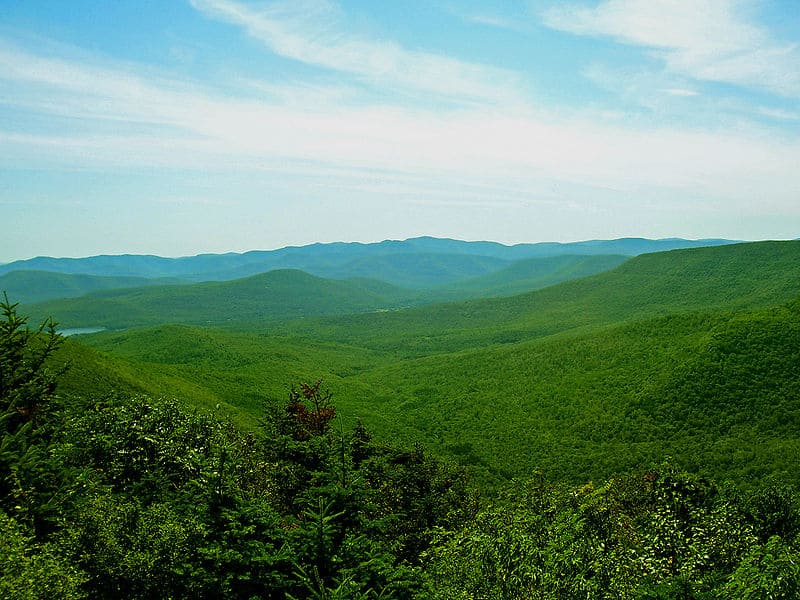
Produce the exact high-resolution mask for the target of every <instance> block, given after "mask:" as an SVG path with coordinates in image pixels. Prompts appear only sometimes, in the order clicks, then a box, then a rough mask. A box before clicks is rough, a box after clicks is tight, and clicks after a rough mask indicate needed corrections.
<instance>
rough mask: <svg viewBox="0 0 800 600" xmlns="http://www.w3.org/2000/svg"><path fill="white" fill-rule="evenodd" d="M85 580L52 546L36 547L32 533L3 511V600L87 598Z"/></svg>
mask: <svg viewBox="0 0 800 600" xmlns="http://www.w3.org/2000/svg"><path fill="white" fill-rule="evenodd" d="M85 579H86V577H85V575H84V574H83V573H82V572H81V571H80V570H78V569H77V568H76V567H75V566H74V565H72V564H70V563H69V562H67V561H66V560H65V559H64V557H63V556H60V554H59V552H58V549H57V548H56V547H54V545H53V544H49V543H45V544H37V543H36V542H35V541H34V538H33V535H32V533H29V532H26V530H25V528H24V527H23V526H22V525H21V524H20V523H18V522H17V521H16V520H15V519H14V518H13V517H10V516H9V515H7V514H6V513H5V512H3V511H2V510H0V598H16V599H18V600H37V599H39V598H52V599H53V600H75V599H78V598H85V597H86V593H85V591H84V590H83V589H82V588H81V585H82V584H83V583H84V581H85Z"/></svg>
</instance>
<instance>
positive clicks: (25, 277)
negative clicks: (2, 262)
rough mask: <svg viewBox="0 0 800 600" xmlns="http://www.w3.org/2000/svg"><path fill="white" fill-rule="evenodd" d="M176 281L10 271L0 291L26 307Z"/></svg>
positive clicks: (2, 277)
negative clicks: (58, 299)
mask: <svg viewBox="0 0 800 600" xmlns="http://www.w3.org/2000/svg"><path fill="white" fill-rule="evenodd" d="M179 283H181V281H180V280H177V279H148V278H146V277H112V276H101V275H73V274H69V273H54V272H50V271H10V272H8V273H6V274H4V275H0V290H2V291H5V292H7V293H8V297H9V298H13V299H14V301H15V302H22V303H25V304H30V303H34V302H43V301H45V300H54V299H57V298H76V297H78V296H83V295H84V294H88V293H90V292H95V291H98V290H111V289H121V288H131V287H144V286H151V285H169V284H179Z"/></svg>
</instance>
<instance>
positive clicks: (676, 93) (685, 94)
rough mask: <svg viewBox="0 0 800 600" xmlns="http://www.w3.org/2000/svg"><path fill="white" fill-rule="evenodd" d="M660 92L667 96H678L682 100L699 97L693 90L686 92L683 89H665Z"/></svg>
mask: <svg viewBox="0 0 800 600" xmlns="http://www.w3.org/2000/svg"><path fill="white" fill-rule="evenodd" d="M661 91H662V92H663V93H665V94H667V95H669V96H680V97H683V98H691V97H693V96H698V95H699V92H697V91H695V90H687V89H684V88H666V89H663V90H661Z"/></svg>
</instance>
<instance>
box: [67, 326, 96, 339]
mask: <svg viewBox="0 0 800 600" xmlns="http://www.w3.org/2000/svg"><path fill="white" fill-rule="evenodd" d="M105 330H106V328H105V327H71V328H67V329H60V330H58V333H60V334H61V335H63V336H64V337H69V336H71V335H83V334H86V333H99V332H101V331H105Z"/></svg>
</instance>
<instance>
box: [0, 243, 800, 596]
mask: <svg viewBox="0 0 800 600" xmlns="http://www.w3.org/2000/svg"><path fill="white" fill-rule="evenodd" d="M537 260H540V261H541V260H544V259H537ZM585 260H589V259H587V258H586V257H583V258H582V259H581V261H585ZM597 260H600V261H606V260H607V259H606V258H605V257H597ZM562 261H565V262H562ZM592 261H594V259H592ZM542 264H543V263H542V262H539V263H538V266H537V268H538V267H541V265H542ZM551 264H552V267H553V268H552V269H551V274H553V273H559V272H561V268H562V267H567V268H568V269H572V268H574V269H577V270H580V268H581V266H580V264H581V263H580V262H572V261H568V260H566V259H565V258H562V257H559V258H557V259H555V260H554V261H552V263H551ZM606 266H609V267H613V268H611V269H610V270H606V271H604V272H601V273H598V274H594V275H591V276H588V277H584V278H575V279H572V280H570V281H566V282H564V283H560V284H558V285H554V286H551V287H547V288H544V289H540V290H538V291H533V292H527V293H523V294H519V295H516V296H507V297H501V298H489V299H481V300H471V301H462V302H451V303H440V304H435V305H427V306H420V307H416V308H403V306H402V304H401V300H400V299H402V297H403V294H404V293H406V292H407V290H402V289H400V288H396V287H392V286H389V285H388V284H385V283H382V282H376V281H364V280H360V281H335V280H326V279H320V278H317V277H313V276H311V275H308V274H305V273H302V272H298V271H276V272H272V273H266V274H263V275H259V276H255V277H251V278H246V279H242V280H236V281H232V282H222V283H205V284H194V285H191V286H175V287H174V288H169V291H170V293H171V294H172V295H167V296H164V295H163V290H164V289H166V288H161V287H156V288H136V289H134V290H119V291H104V292H96V293H93V294H91V295H88V296H84V297H82V298H76V299H70V300H66V301H58V302H53V303H52V304H49V305H46V306H48V307H51V308H52V309H53V311H54V317H55V318H59V313H58V312H56V311H57V310H66V309H67V308H69V309H71V310H74V311H75V313H74V314H75V315H78V314H88V315H93V316H97V315H102V314H103V313H104V312H105V313H106V314H108V315H109V316H110V317H112V316H113V317H114V318H115V319H117V320H118V322H121V321H120V317H119V316H118V315H119V309H120V307H125V310H126V312H127V313H128V314H127V315H126V316H124V317H122V318H123V319H128V320H127V321H126V323H127V326H128V328H126V329H124V330H119V331H108V332H104V333H97V334H92V335H86V336H80V337H78V338H75V339H69V340H67V341H62V340H60V339H59V338H58V336H57V335H56V334H55V332H52V333H51V334H50V335H49V336H48V335H47V334H46V331H44V330H43V331H42V332H40V333H38V334H35V333H22V331H23V323H22V322H21V321H20V320H19V318H18V317H17V314H16V309H15V307H13V306H10V305H8V304H5V305H4V311H5V315H6V317H5V318H6V324H5V325H4V326H3V328H2V329H0V332H4V333H3V335H4V336H5V337H4V338H3V339H4V341H3V346H2V350H3V352H4V354H3V356H4V358H3V379H2V382H0V383H2V386H0V390H2V391H3V394H4V396H3V399H4V403H5V404H4V406H7V407H8V408H7V409H6V412H5V416H4V417H3V424H4V425H3V426H4V427H5V429H3V432H4V433H3V435H4V438H3V442H2V446H1V447H0V449H1V450H2V452H0V461H2V465H3V469H4V475H3V486H4V487H3V490H2V505H1V507H2V511H3V512H2V514H0V517H1V518H2V520H3V521H2V523H3V525H2V526H3V527H4V528H5V529H4V531H5V532H6V533H7V536H6V539H7V540H8V541H6V542H5V544H6V546H5V549H4V552H5V553H8V554H9V555H10V556H12V555H13V556H15V557H18V560H17V561H16V562H15V563H13V564H14V565H16V566H14V567H13V568H11V567H5V570H3V571H2V578H3V579H2V585H6V586H7V587H6V588H3V589H12V587H13V586H15V585H16V586H19V585H20V582H21V581H24V580H25V578H26V577H27V578H30V577H34V578H36V579H39V580H41V581H42V582H45V583H44V584H43V585H49V586H50V587H45V588H42V589H48V590H50V589H52V590H56V591H54V592H53V593H52V594H51V595H52V596H53V597H59V595H58V594H59V593H60V594H62V595H61V597H82V596H89V597H110V596H116V597H120V596H121V597H137V598H139V597H163V596H164V594H165V593H167V595H168V596H172V597H186V598H188V597H198V595H200V596H204V597H251V596H256V597H275V598H287V599H288V598H320V597H325V598H377V597H383V598H387V597H388V598H520V599H522V598H531V597H540V598H595V597H597V598H603V597H606V598H631V599H634V598H640V599H641V598H653V599H656V598H661V599H664V598H674V599H675V600H678V599H679V598H698V599H699V598H726V599H727V598H731V599H732V598H768V597H770V598H772V597H774V598H794V597H796V595H797V593H799V592H798V590H800V567H798V565H800V554H799V553H800V537H798V534H800V496H798V492H797V489H798V486H800V477H799V476H798V470H797V468H796V467H797V461H798V458H799V457H800V242H762V243H751V244H735V245H725V246H720V247H713V248H697V249H688V250H674V251H669V252H662V253H655V254H647V255H642V256H638V257H635V258H633V259H630V260H626V261H624V262H622V263H621V264H618V265H617V266H613V265H610V264H608V263H606ZM509 269H513V270H514V271H515V272H514V274H513V275H511V276H510V277H506V275H504V274H503V272H502V271H499V272H498V273H497V274H495V275H493V276H486V277H482V278H481V279H482V280H484V283H486V282H487V281H490V280H491V281H494V282H495V283H496V284H497V285H499V286H501V287H502V286H504V285H508V282H509V281H522V280H524V279H525V273H528V274H529V273H530V272H529V271H527V270H526V266H525V263H524V262H518V263H516V264H515V266H514V267H513V268H512V267H509ZM465 285H466V284H465ZM479 287H481V289H484V290H485V289H488V287H489V286H484V285H483V284H480V285H479ZM265 290H268V291H269V293H264V291H265ZM392 299H394V301H395V302H397V304H395V305H394V306H391V310H385V309H386V307H387V306H388V305H387V304H382V305H380V306H379V303H381V302H383V303H386V302H389V301H390V300H392ZM106 300H108V303H107V304H106V303H105V301H106ZM81 302H84V303H88V304H89V305H90V306H86V307H82V306H81ZM170 302H172V303H173V304H170ZM293 303H294V304H293ZM43 306H45V305H41V304H40V305H38V306H37V307H36V308H37V311H38V310H41V307H43ZM297 306H301V307H302V308H301V309H300V310H299V311H298V309H297V308H296V307H297ZM315 311H316V314H317V316H313V315H314V314H315ZM325 311H329V312H330V313H336V314H328V315H327V316H326V315H325ZM320 313H321V314H320ZM68 314H70V313H68ZM114 315H117V316H114ZM170 315H177V316H181V317H182V319H176V321H180V320H184V321H185V322H186V323H188V324H176V323H172V324H170V323H169V322H168V321H167V320H168V318H169V316H170ZM300 315H304V316H303V317H302V318H299V319H298V318H296V317H297V316H300ZM39 316H41V313H39V314H38V315H37V319H38V318H39ZM70 318H72V317H70ZM97 323H98V321H96V320H95V321H93V322H92V323H89V322H88V321H87V323H86V324H87V325H88V324H97ZM143 325H148V326H143ZM48 340H49V341H48ZM45 355H47V357H46V358H47V360H46V361H44V360H43V359H44V358H45ZM37 357H38V358H37ZM67 364H68V365H69V368H68V369H67V370H66V371H65V372H63V373H61V366H63V365H67ZM43 367H46V368H47V369H48V370H46V371H45V370H42V369H43ZM319 380H322V382H323V383H321V384H320V383H310V382H319ZM56 389H57V390H59V393H54V390H56ZM8 586H12V587H8ZM58 590H61V591H58ZM165 590H168V592H165Z"/></svg>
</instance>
